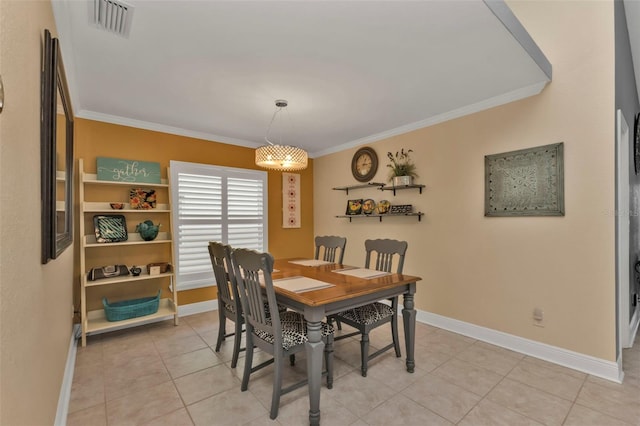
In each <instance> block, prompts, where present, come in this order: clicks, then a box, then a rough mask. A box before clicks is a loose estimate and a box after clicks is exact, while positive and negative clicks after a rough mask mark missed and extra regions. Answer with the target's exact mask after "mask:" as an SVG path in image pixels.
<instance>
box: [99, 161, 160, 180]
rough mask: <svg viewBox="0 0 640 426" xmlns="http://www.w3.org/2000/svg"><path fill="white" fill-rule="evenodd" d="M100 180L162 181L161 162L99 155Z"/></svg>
mask: <svg viewBox="0 0 640 426" xmlns="http://www.w3.org/2000/svg"><path fill="white" fill-rule="evenodd" d="M97 163H98V167H97V170H98V176H97V177H98V180H108V181H111V182H131V183H136V182H143V183H161V179H160V163H152V162H149V161H138V160H123V159H120V158H106V157H98V159H97Z"/></svg>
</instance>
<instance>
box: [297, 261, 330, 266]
mask: <svg viewBox="0 0 640 426" xmlns="http://www.w3.org/2000/svg"><path fill="white" fill-rule="evenodd" d="M289 263H293V264H296V265H302V266H321V265H329V264H331V263H333V262H327V261H326V260H318V259H308V260H290V261H289Z"/></svg>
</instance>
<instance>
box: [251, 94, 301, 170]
mask: <svg viewBox="0 0 640 426" xmlns="http://www.w3.org/2000/svg"><path fill="white" fill-rule="evenodd" d="M287 105H288V102H287V101H286V100H284V99H278V100H276V110H275V111H274V112H273V117H271V122H270V123H269V128H268V129H267V134H266V136H265V137H264V140H265V141H266V142H267V144H268V145H263V146H261V147H259V148H257V149H256V165H257V166H259V167H262V168H265V169H269V170H281V171H295V170H304V169H306V168H307V162H308V157H309V156H308V155H307V152H306V151H305V150H304V149H302V148H298V147H296V146H290V145H282V136H281V137H280V143H279V144H274V143H273V142H271V141H270V140H269V132H270V131H271V127H272V126H273V123H274V121H275V120H276V117H277V116H278V114H279V113H281V112H282V111H283V110H284V108H286V107H287ZM280 121H282V120H280ZM281 128H282V126H281Z"/></svg>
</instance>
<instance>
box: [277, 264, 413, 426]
mask: <svg viewBox="0 0 640 426" xmlns="http://www.w3.org/2000/svg"><path fill="white" fill-rule="evenodd" d="M272 279H273V284H274V290H275V293H276V299H277V301H278V303H280V304H282V305H284V306H286V307H287V308H289V309H292V310H294V311H297V312H300V313H302V314H303V315H304V317H305V319H306V321H307V339H308V340H307V342H306V344H305V345H306V355H307V379H308V387H309V423H310V424H311V425H319V424H320V386H321V382H322V360H323V352H324V342H323V341H322V335H321V334H322V333H321V322H322V320H323V319H324V318H325V317H327V316H328V315H331V314H335V313H338V312H342V311H345V310H348V309H352V308H356V307H358V306H362V305H366V304H369V303H373V302H376V301H380V300H384V299H389V298H392V297H396V296H400V295H402V296H403V300H402V303H403V308H402V318H403V325H404V336H405V349H406V356H407V357H406V369H407V372H409V373H413V372H414V369H415V360H414V347H415V325H416V310H415V308H414V294H415V292H416V283H417V282H418V281H420V280H421V278H420V277H416V276H411V275H405V274H397V273H389V272H383V271H377V270H373V269H366V268H362V267H356V266H349V265H343V264H338V263H331V262H326V261H323V260H316V259H300V258H295V259H294V258H291V259H276V261H275V264H274V271H273V273H272Z"/></svg>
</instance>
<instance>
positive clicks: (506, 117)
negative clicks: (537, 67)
mask: <svg viewBox="0 0 640 426" xmlns="http://www.w3.org/2000/svg"><path fill="white" fill-rule="evenodd" d="M509 6H510V7H511V8H512V10H513V11H514V13H515V14H516V16H517V17H518V19H519V20H520V21H521V22H522V24H523V25H524V26H525V28H527V30H528V31H529V33H530V34H531V36H532V37H533V39H534V40H536V42H537V43H538V45H539V46H540V48H541V49H542V51H543V52H544V53H545V55H546V56H547V58H548V59H549V60H550V62H551V63H552V64H553V82H552V83H551V84H550V85H548V86H547V87H546V88H545V89H544V91H543V92H542V93H541V94H540V95H538V96H535V97H532V98H529V99H526V100H522V101H519V102H515V103H512V104H508V105H504V106H501V107H497V108H493V109H490V110H487V111H484V112H481V113H476V114H473V115H470V116H467V117H463V118H460V119H457V120H453V121H450V122H447V123H443V124H439V125H435V126H431V127H429V128H425V129H421V130H418V131H414V132H411V133H408V134H404V135H401V136H397V137H393V138H390V139H387V140H384V141H380V142H377V143H374V144H370V146H372V147H373V148H374V149H375V150H376V152H377V154H378V156H379V158H380V160H381V161H380V162H381V166H380V168H379V169H378V173H377V175H376V177H375V178H374V180H375V181H384V180H385V179H386V177H387V171H388V169H387V168H386V167H385V165H386V163H387V161H386V153H387V151H390V150H393V151H395V150H397V149H400V148H401V147H404V148H405V149H409V148H410V149H413V151H414V158H415V162H416V164H417V166H418V173H419V175H420V177H419V178H418V179H417V182H418V183H423V184H425V185H427V188H426V191H425V192H424V193H423V194H422V195H419V194H418V192H417V191H415V192H414V191H403V192H401V193H399V194H398V195H397V196H396V197H393V195H392V194H391V193H389V192H385V193H381V192H380V191H376V190H372V189H366V190H359V191H358V192H355V191H354V192H353V193H351V192H350V193H349V196H346V195H345V193H344V192H341V191H332V190H331V188H332V187H334V186H341V185H348V184H355V183H356V182H355V180H354V179H353V177H352V176H351V173H350V170H349V167H350V162H351V157H352V155H353V153H354V152H355V148H354V149H351V150H348V151H345V152H340V153H336V154H332V155H328V156H325V157H322V158H318V159H316V161H315V174H314V182H315V183H314V187H315V190H314V192H315V206H316V207H315V211H314V213H315V224H316V233H317V234H338V235H343V236H346V237H347V238H348V242H347V250H346V256H345V262H346V263H351V264H362V263H363V261H364V253H363V252H364V240H365V239H366V238H375V237H382V238H385V237H386V238H399V239H403V240H407V241H408V242H409V250H408V252H407V260H406V263H405V272H407V273H409V274H413V275H418V276H421V277H423V281H421V282H419V284H418V292H417V294H416V307H417V308H418V309H421V310H425V311H429V312H433V313H436V314H439V315H443V316H446V317H450V318H455V319H457V320H461V321H465V322H468V323H472V324H476V325H480V326H484V327H488V328H491V329H494V330H499V331H502V332H506V333H509V334H513V335H516V336H521V337H524V338H528V339H532V340H535V341H539V342H543V343H546V344H549V345H553V346H557V347H561V348H566V349H569V350H573V351H576V352H579V353H583V354H587V355H591V356H594V357H597V358H601V359H605V360H609V361H614V360H615V353H616V348H615V346H616V345H615V269H614V241H615V235H614V215H613V209H614V207H613V206H614V31H613V3H612V2H539V1H533V2H522V1H515V2H509ZM577 23H579V24H577ZM425 84H437V82H425ZM556 142H564V144H565V147H564V148H565V194H566V196H565V206H566V215H565V216H564V217H530V218H527V217H515V218H485V217H484V216H483V205H484V156H485V155H488V154H495V153H500V152H505V151H511V150H516V149H522V148H528V147H533V146H539V145H546V144H551V143H556ZM383 196H384V197H385V198H387V199H389V200H390V201H391V202H392V204H413V205H414V206H416V207H417V209H419V210H421V211H423V212H426V216H424V217H423V220H422V222H419V223H418V221H417V219H415V218H411V219H406V218H388V219H387V220H384V221H383V222H382V223H379V222H377V221H374V220H370V219H367V220H365V219H360V220H354V221H353V223H349V222H348V220H346V219H337V218H335V217H334V215H336V214H344V209H345V205H346V201H347V199H348V198H368V197H371V198H374V199H375V200H376V201H378V200H380V199H381V198H383ZM534 307H541V308H543V309H544V313H545V324H546V325H545V327H544V328H540V327H536V326H534V325H532V322H533V321H532V311H533V309H534Z"/></svg>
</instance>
